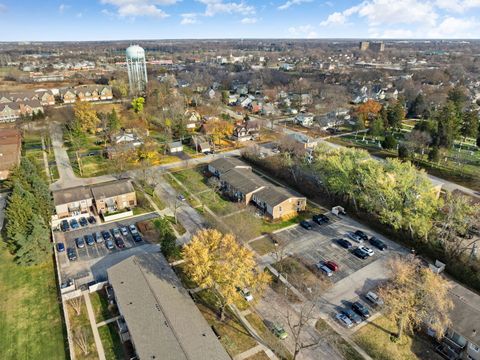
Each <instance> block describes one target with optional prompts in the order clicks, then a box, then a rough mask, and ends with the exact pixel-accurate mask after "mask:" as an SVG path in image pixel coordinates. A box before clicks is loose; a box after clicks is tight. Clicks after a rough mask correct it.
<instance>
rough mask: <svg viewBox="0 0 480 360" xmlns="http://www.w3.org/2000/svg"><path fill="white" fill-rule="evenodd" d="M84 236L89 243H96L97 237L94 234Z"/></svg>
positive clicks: (90, 244)
mask: <svg viewBox="0 0 480 360" xmlns="http://www.w3.org/2000/svg"><path fill="white" fill-rule="evenodd" d="M84 238H85V242H86V243H87V245H89V246H92V245H93V244H95V239H94V238H93V236H92V235H85V236H84Z"/></svg>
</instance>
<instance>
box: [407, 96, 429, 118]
mask: <svg viewBox="0 0 480 360" xmlns="http://www.w3.org/2000/svg"><path fill="white" fill-rule="evenodd" d="M425 110H427V104H426V103H425V97H424V96H423V94H422V93H419V94H418V95H417V97H416V98H415V100H413V102H412V103H411V105H410V107H409V109H408V116H411V117H417V118H418V117H421V116H423V115H424V113H425Z"/></svg>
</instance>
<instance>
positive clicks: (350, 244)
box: [336, 239, 353, 249]
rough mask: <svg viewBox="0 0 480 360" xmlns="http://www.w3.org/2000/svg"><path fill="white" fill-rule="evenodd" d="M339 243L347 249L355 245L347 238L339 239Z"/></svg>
mask: <svg viewBox="0 0 480 360" xmlns="http://www.w3.org/2000/svg"><path fill="white" fill-rule="evenodd" d="M336 241H337V244H338V245H340V246H341V247H343V248H345V249H351V248H352V247H353V245H352V243H351V242H350V241H348V240H346V239H337V240H336Z"/></svg>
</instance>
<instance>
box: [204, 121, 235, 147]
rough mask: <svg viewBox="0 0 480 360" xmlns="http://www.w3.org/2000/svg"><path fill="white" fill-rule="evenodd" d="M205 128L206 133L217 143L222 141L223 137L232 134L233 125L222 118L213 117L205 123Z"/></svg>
mask: <svg viewBox="0 0 480 360" xmlns="http://www.w3.org/2000/svg"><path fill="white" fill-rule="evenodd" d="M203 129H204V131H205V133H206V134H208V135H211V136H212V138H213V141H214V142H216V143H217V144H219V143H220V140H221V139H222V138H225V137H227V136H230V135H232V133H233V125H232V124H231V123H230V122H228V121H226V120H220V119H212V120H210V121H208V122H206V123H205V124H203Z"/></svg>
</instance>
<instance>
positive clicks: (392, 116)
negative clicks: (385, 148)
mask: <svg viewBox="0 0 480 360" xmlns="http://www.w3.org/2000/svg"><path fill="white" fill-rule="evenodd" d="M404 119H405V110H404V107H403V103H402V102H401V101H400V100H398V101H396V102H395V103H394V104H393V105H391V106H389V107H388V109H387V121H388V125H389V126H390V127H391V128H393V129H397V130H400V129H401V128H402V121H403V120H404Z"/></svg>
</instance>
